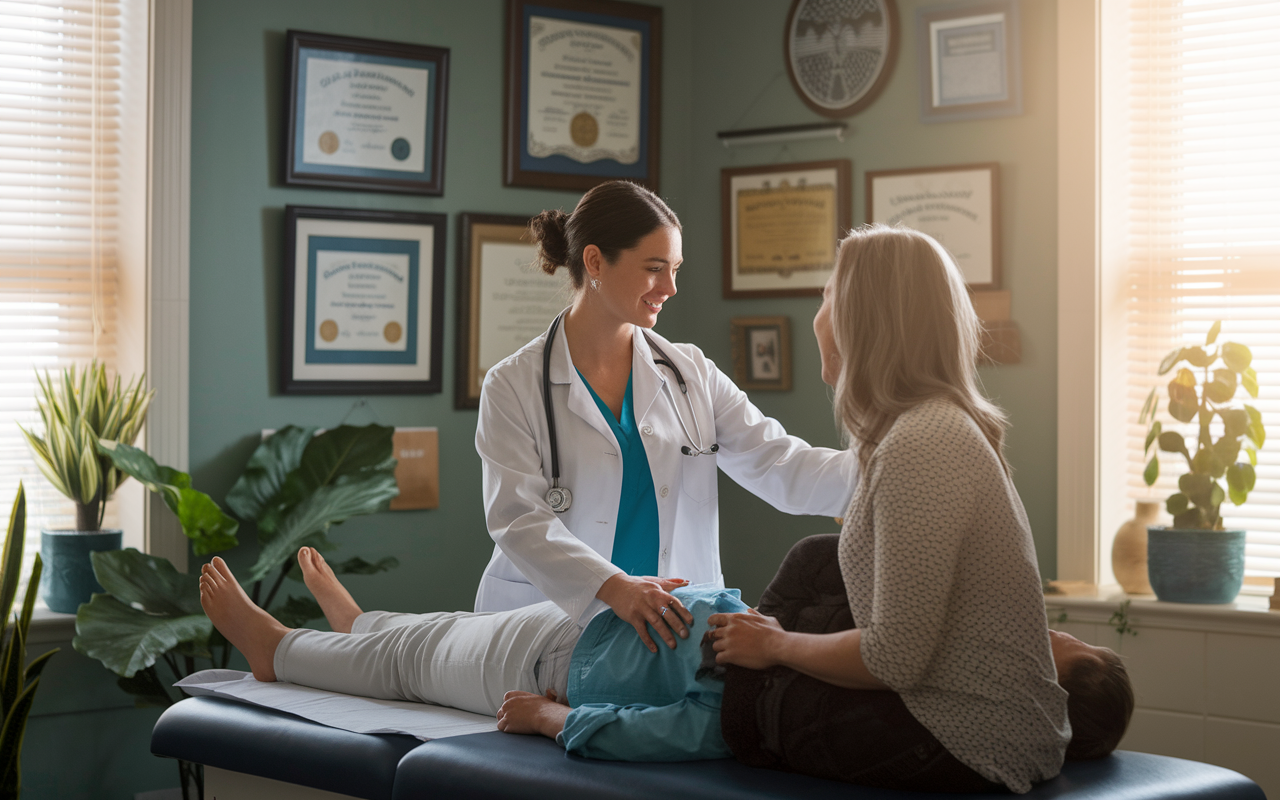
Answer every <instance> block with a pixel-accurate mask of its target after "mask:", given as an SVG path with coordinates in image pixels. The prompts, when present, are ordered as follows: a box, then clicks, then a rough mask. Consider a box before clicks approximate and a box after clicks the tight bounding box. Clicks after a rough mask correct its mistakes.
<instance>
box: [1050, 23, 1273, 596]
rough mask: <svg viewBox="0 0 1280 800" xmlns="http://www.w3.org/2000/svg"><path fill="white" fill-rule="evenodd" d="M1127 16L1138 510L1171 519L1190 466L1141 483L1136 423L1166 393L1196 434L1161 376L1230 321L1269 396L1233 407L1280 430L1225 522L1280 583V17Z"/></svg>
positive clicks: (1132, 429) (1262, 571)
mask: <svg viewBox="0 0 1280 800" xmlns="http://www.w3.org/2000/svg"><path fill="white" fill-rule="evenodd" d="M1128 11H1129V13H1128V19H1127V24H1128V26H1129V29H1128V30H1127V31H1125V32H1124V36H1125V37H1126V41H1127V46H1126V48H1125V49H1126V50H1127V54H1128V55H1127V67H1126V69H1127V72H1128V74H1127V76H1126V77H1127V97H1128V101H1127V103H1126V112H1127V137H1128V141H1127V142H1126V143H1125V145H1124V146H1125V147H1126V156H1127V158H1126V159H1125V161H1126V162H1127V163H1126V165H1125V167H1124V169H1125V170H1126V172H1127V175H1126V177H1127V199H1126V202H1127V208H1126V209H1124V212H1125V214H1126V220H1127V225H1126V226H1125V232H1126V242H1125V245H1124V246H1125V250H1126V252H1125V256H1126V259H1127V261H1126V265H1127V266H1126V270H1127V271H1126V280H1125V285H1126V287H1127V290H1128V297H1127V298H1126V303H1125V308H1126V312H1127V320H1126V327H1127V365H1126V366H1127V373H1128V376H1129V377H1128V389H1127V407H1128V413H1129V420H1128V422H1129V424H1128V426H1127V438H1128V442H1127V445H1128V446H1127V453H1128V454H1129V458H1128V463H1127V476H1128V487H1129V495H1130V497H1132V498H1135V499H1156V500H1159V501H1160V502H1161V504H1162V505H1163V501H1164V499H1165V498H1166V497H1168V495H1169V494H1170V493H1172V492H1174V491H1176V478H1177V476H1179V475H1181V474H1182V473H1183V472H1184V471H1185V467H1186V463H1185V461H1183V460H1182V458H1181V456H1177V455H1175V454H1172V453H1160V462H1161V476H1160V480H1159V482H1158V483H1157V484H1156V486H1155V487H1153V488H1151V489H1148V488H1147V487H1146V485H1145V484H1144V483H1143V480H1142V470H1143V467H1144V466H1145V459H1144V457H1143V452H1142V451H1143V444H1144V437H1145V434H1146V427H1145V426H1142V425H1139V424H1138V415H1139V411H1140V409H1141V407H1142V404H1143V401H1144V400H1145V399H1146V397H1147V393H1148V392H1149V391H1150V390H1151V389H1152V388H1153V387H1155V388H1156V391H1157V397H1159V398H1161V402H1160V411H1159V416H1158V419H1160V420H1161V422H1162V424H1163V425H1164V426H1165V429H1166V430H1169V429H1171V427H1172V429H1179V430H1181V432H1183V433H1191V434H1193V433H1194V429H1195V426H1194V424H1192V425H1179V423H1177V422H1176V421H1175V420H1173V418H1172V417H1171V416H1170V415H1169V414H1168V411H1167V407H1168V393H1167V389H1166V387H1167V384H1168V381H1169V380H1170V379H1171V378H1172V373H1170V374H1166V375H1164V376H1157V375H1156V370H1157V368H1158V365H1159V363H1160V361H1161V359H1163V358H1164V356H1165V355H1166V354H1167V353H1168V352H1169V351H1170V350H1172V349H1174V348H1175V347H1180V346H1195V345H1204V343H1205V335H1206V333H1207V332H1208V330H1209V328H1210V326H1211V325H1212V324H1213V322H1214V320H1218V319H1221V320H1222V321H1223V322H1222V333H1221V334H1220V335H1219V337H1218V344H1221V343H1222V342H1224V341H1236V342H1239V343H1241V344H1245V345H1247V346H1249V347H1250V348H1251V349H1252V351H1253V367H1254V368H1255V369H1256V370H1257V372H1258V384H1259V386H1260V392H1259V396H1258V398H1257V399H1256V400H1254V399H1251V398H1250V397H1249V396H1248V395H1247V393H1246V392H1245V391H1244V389H1243V388H1240V389H1238V390H1237V393H1236V397H1235V398H1234V399H1233V401H1232V402H1233V403H1234V404H1236V407H1239V403H1241V402H1245V403H1249V404H1250V405H1253V406H1254V407H1255V408H1257V409H1258V410H1259V411H1261V412H1262V415H1263V422H1264V423H1266V424H1267V425H1268V426H1269V427H1270V429H1271V430H1270V432H1269V433H1270V435H1271V438H1270V439H1269V440H1268V441H1267V443H1266V445H1265V446H1264V447H1263V449H1262V450H1261V451H1260V452H1259V454H1258V465H1257V484H1256V486H1255V488H1254V491H1253V492H1252V493H1250V495H1249V499H1248V502H1247V503H1246V504H1245V505H1243V506H1239V507H1237V506H1235V505H1232V503H1231V501H1230V500H1227V501H1226V502H1224V503H1223V505H1222V514H1223V517H1224V522H1225V524H1226V525H1227V527H1229V528H1244V529H1245V530H1247V531H1248V532H1249V533H1248V544H1247V547H1246V565H1245V569H1246V574H1247V575H1253V576H1280V45H1277V42H1280V2H1277V0H1130V2H1129V9H1128ZM1063 235H1065V232H1063ZM1183 366H1186V365H1185V364H1184V365H1183ZM1193 371H1194V372H1196V374H1197V377H1198V379H1199V378H1201V377H1202V372H1203V371H1202V370H1193ZM1213 435H1214V438H1215V440H1216V438H1217V437H1218V436H1220V435H1221V421H1220V420H1219V421H1217V424H1216V427H1215V429H1214V430H1213ZM1194 441H1195V439H1194V435H1193V436H1192V438H1191V439H1189V443H1191V444H1194ZM1245 457H1246V456H1245V454H1244V452H1243V451H1241V456H1240V458H1241V460H1244V459H1245ZM1223 486H1224V488H1225V481H1224V482H1223Z"/></svg>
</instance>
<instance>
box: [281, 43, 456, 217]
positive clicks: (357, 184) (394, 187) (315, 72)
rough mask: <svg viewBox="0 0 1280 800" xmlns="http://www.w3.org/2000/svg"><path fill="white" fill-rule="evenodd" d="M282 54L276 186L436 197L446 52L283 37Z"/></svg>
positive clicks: (441, 178) (439, 184) (445, 100)
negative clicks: (282, 110)
mask: <svg viewBox="0 0 1280 800" xmlns="http://www.w3.org/2000/svg"><path fill="white" fill-rule="evenodd" d="M285 52H286V55H287V58H288V65H287V67H286V69H285V75H287V76H288V81H289V83H288V86H287V88H286V92H285V96H286V97H287V98H288V104H287V105H286V107H285V128H284V130H285V136H284V159H283V161H284V165H283V173H284V174H283V176H282V178H283V181H284V183H285V184H286V185H288V186H311V187H324V188H332V189H356V190H361V191H368V192H394V193H398V194H421V195H442V194H444V139H445V128H446V126H445V117H446V109H447V106H448V94H449V50H448V48H444V47H431V46H429V45H422V44H407V43H403V42H385V41H379V40H376V39H357V38H354V37H351V36H334V35H332V34H327V33H308V32H306V31H293V30H291V31H289V32H288V34H287V36H286V47H285ZM355 115H359V116H358V117H357V116H355Z"/></svg>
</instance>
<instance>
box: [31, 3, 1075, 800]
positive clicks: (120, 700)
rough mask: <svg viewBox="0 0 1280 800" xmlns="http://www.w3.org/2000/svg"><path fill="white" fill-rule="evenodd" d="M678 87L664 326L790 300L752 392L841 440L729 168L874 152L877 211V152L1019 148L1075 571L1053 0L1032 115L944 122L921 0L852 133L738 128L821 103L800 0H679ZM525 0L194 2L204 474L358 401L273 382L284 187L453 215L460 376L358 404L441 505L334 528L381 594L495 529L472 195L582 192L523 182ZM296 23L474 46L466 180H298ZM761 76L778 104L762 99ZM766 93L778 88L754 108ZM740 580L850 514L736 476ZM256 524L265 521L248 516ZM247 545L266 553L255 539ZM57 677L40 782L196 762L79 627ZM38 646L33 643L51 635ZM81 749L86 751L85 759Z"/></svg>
mask: <svg viewBox="0 0 1280 800" xmlns="http://www.w3.org/2000/svg"><path fill="white" fill-rule="evenodd" d="M659 4H660V5H663V6H664V8H665V20H664V38H665V52H664V58H663V71H664V72H663V102H662V128H663V136H662V175H661V181H662V187H661V189H662V194H663V195H664V196H665V197H666V198H667V199H668V201H669V202H670V204H671V206H672V207H673V208H674V209H675V211H676V212H677V213H678V214H679V215H680V216H681V219H682V220H683V222H684V225H685V258H686V268H685V269H684V270H682V272H681V281H680V293H679V297H678V298H677V299H676V300H675V301H673V302H672V303H671V304H670V305H668V307H667V311H666V313H665V314H664V317H663V320H662V323H661V326H660V330H661V331H662V332H663V333H664V334H666V335H668V336H670V337H672V338H676V339H684V340H689V341H693V342H696V343H697V344H699V345H700V346H702V347H703V349H704V350H706V352H707V353H708V354H709V355H710V356H711V357H712V358H714V359H715V360H716V361H717V362H718V363H720V364H722V365H724V366H725V367H726V369H727V367H728V364H729V362H730V358H729V321H730V320H731V319H732V318H733V317H736V316H746V315H759V314H786V315H788V316H789V317H790V318H791V323H792V333H793V342H794V345H793V347H794V359H795V369H794V384H795V387H796V388H795V390H794V391H792V392H789V393H783V394H777V393H768V392H760V393H756V394H755V395H754V396H753V399H755V401H756V402H757V403H758V404H759V405H760V406H761V408H762V409H764V411H765V412H766V413H768V414H770V415H772V416H775V417H777V418H778V419H780V420H781V421H782V422H783V423H784V424H785V425H786V426H787V428H788V429H789V430H790V431H791V432H793V433H796V434H797V435H800V436H803V437H805V438H807V439H809V440H810V441H812V442H814V443H820V444H826V445H833V446H834V445H836V444H837V442H838V440H837V436H836V433H835V426H834V423H833V422H832V419H831V412H830V404H829V402H828V393H827V389H826V387H824V386H823V385H822V383H821V381H820V380H819V369H818V358H817V348H816V346H815V345H814V344H813V337H812V334H811V333H810V322H811V319H812V315H813V312H814V310H816V307H817V302H816V299H792V300H735V301H727V300H724V299H722V298H721V296H720V263H721V261H720V198H719V185H720V183H719V179H720V175H719V171H720V169H721V168H722V167H728V166H746V165H752V164H765V163H773V162H786V161H809V160H817V159H829V158H851V159H852V160H853V163H854V218H855V221H858V220H861V219H863V218H864V215H865V206H864V203H863V191H862V186H863V176H864V174H865V171H866V170H868V169H890V168H895V167H912V166H928V165H940V164H953V163H964V162H975V161H999V162H1001V165H1002V170H1003V182H1002V186H1001V192H1002V198H1003V203H1002V209H1003V214H1004V217H1003V222H1004V242H1003V246H1004V250H1003V252H1004V274H1005V286H1006V288H1009V289H1011V290H1012V291H1013V314H1014V318H1015V320H1016V321H1017V322H1018V324H1019V326H1020V328H1021V331H1022V337H1023V361H1022V363H1021V364H1019V365H1017V366H1006V367H999V368H991V369H986V370H984V371H983V379H984V381H985V382H986V386H987V389H988V390H989V391H990V393H991V394H992V395H993V396H994V397H995V398H996V399H997V400H998V401H999V402H1000V403H1001V404H1002V405H1004V406H1005V408H1007V409H1008V410H1009V412H1010V416H1011V417H1012V420H1013V429H1012V431H1011V432H1010V438H1009V455H1010V458H1011V460H1012V462H1013V464H1014V466H1015V468H1016V469H1017V477H1016V480H1017V484H1018V489H1019V491H1020V492H1021V493H1022V497H1023V500H1024V502H1025V503H1026V505H1027V510H1028V513H1029V515H1030V518H1031V522H1032V527H1033V529H1034V531H1035V535H1036V543H1037V546H1038V548H1039V551H1040V560H1041V561H1040V563H1041V567H1042V570H1043V571H1044V572H1045V573H1046V574H1048V575H1052V574H1053V572H1054V548H1055V531H1054V520H1055V514H1056V510H1055V505H1054V496H1055V480H1056V478H1055V471H1054V461H1055V449H1054V448H1055V397H1056V391H1055V386H1056V383H1055V375H1056V362H1055V354H1056V347H1057V343H1056V301H1055V287H1056V266H1055V253H1056V229H1055V215H1056V205H1055V193H1056V163H1055V160H1056V142H1055V135H1056V127H1055V126H1056V118H1055V106H1056V95H1055V80H1056V76H1055V71H1054V64H1055V58H1056V55H1055V49H1054V45H1055V32H1054V15H1055V7H1054V3H1053V2H1051V0H1035V2H1027V3H1023V4H1022V14H1023V18H1022V44H1023V78H1024V86H1025V91H1024V101H1023V104H1024V109H1025V112H1024V114H1023V115H1022V116H1020V117H1015V118H1007V119H998V120H990V121H984V122H964V123H949V124H941V125H921V124H920V123H919V122H918V113H917V106H916V102H917V99H916V98H917V92H918V83H917V81H918V76H917V74H916V69H915V57H916V54H915V46H914V13H915V8H916V7H917V5H918V4H917V2H915V0H899V3H898V5H899V9H900V11H899V13H900V15H901V20H902V23H903V29H904V35H903V37H902V40H901V42H902V47H901V50H900V53H899V56H898V63H897V68H896V70H895V73H894V75H893V78H892V80H891V81H890V83H889V85H888V86H887V88H886V90H885V92H884V93H883V94H882V95H881V97H880V99H879V100H877V101H876V103H875V104H874V105H872V106H871V107H870V108H869V109H868V110H866V111H864V112H863V113H861V114H859V115H857V116H855V117H853V118H851V119H849V120H848V122H849V124H850V133H851V135H850V137H849V139H848V140H847V141H845V142H843V143H837V142H834V141H831V142H816V143H798V144H792V145H790V146H789V147H787V148H782V147H778V146H770V147H749V148H741V149H737V150H732V151H727V150H725V149H723V148H722V147H721V145H720V144H719V142H718V140H717V139H716V137H715V133H716V131H719V130H723V129H727V128H731V127H739V128H742V127H761V126H769V125H787V124H795V123H801V122H812V121H817V120H818V117H816V116H815V115H814V114H813V113H812V112H811V111H809V110H808V109H807V108H806V107H805V106H804V105H803V104H802V103H801V102H800V101H799V99H798V98H797V97H796V96H795V94H794V92H793V91H792V89H791V86H790V84H789V82H788V81H787V78H786V75H785V73H784V72H782V69H783V66H782V47H781V39H782V34H781V31H782V27H783V24H784V21H785V17H786V12H787V6H788V3H786V2H782V0H696V2H695V0H666V2H661V3H659ZM502 18H503V3H502V2H501V0H470V1H469V2H466V3H460V2H442V1H441V0H435V1H432V2H428V1H427V0H366V1H365V2H363V3H359V4H353V3H349V2H340V1H339V0H272V1H271V2H269V3H263V2H254V0H196V2H195V19H194V60H193V71H192V91H193V103H192V141H191V384H190V387H191V407H190V411H191V437H190V466H191V472H192V475H193V477H194V479H195V483H196V485H197V486H198V487H200V488H202V489H204V490H205V491H207V492H209V493H211V494H212V495H213V496H214V497H215V498H218V499H221V498H222V497H224V496H225V494H226V491H227V489H228V488H229V487H230V486H231V484H232V483H233V482H234V481H235V479H236V477H237V476H238V475H239V473H240V470H241V469H242V468H243V466H244V463H245V462H246V460H247V459H248V457H249V454H250V453H251V452H252V450H253V447H254V445H255V443H256V441H257V438H258V432H259V431H260V430H261V429H262V428H275V427H280V426H282V425H285V424H288V423H296V424H308V425H334V424H336V423H337V422H338V421H339V420H341V419H342V418H343V416H344V415H345V414H346V413H347V412H348V410H349V409H350V407H351V405H352V401H353V400H354V399H355V398H349V397H346V398H343V397H336V398H326V397H286V396H282V395H279V394H278V393H277V392H276V390H275V375H276V368H277V362H276V349H277V347H278V343H279V339H278V325H279V316H278V309H279V304H280V293H279V288H278V287H279V282H280V268H281V259H282V248H283V245H282V241H281V237H282V233H283V222H284V220H283V209H284V206H285V205H287V204H299V205H302V204H305V205H320V206H334V207H354V208H377V209H396V210H416V211H431V212H440V213H447V214H448V215H449V226H448V229H447V242H448V248H447V255H446V266H447V275H448V278H447V281H446V287H445V288H446V312H445V331H446V341H445V348H444V350H445V357H444V378H445V390H444V392H442V393H441V394H438V395H429V396H420V397H389V396H371V397H369V398H368V401H369V410H368V411H366V410H360V411H357V412H356V413H355V414H353V415H352V417H351V419H350V421H351V422H354V423H356V424H360V423H364V422H368V421H377V422H380V423H383V424H389V425H401V426H419V425H434V426H437V427H439V429H440V457H441V487H440V489H441V497H442V501H441V507H440V508H439V509H438V510H435V511H420V512H395V513H386V514H381V515H377V516H375V517H366V518H362V519H357V520H353V521H351V522H348V523H347V524H345V525H343V526H340V527H339V528H337V529H335V533H334V536H333V538H334V540H335V541H337V542H338V543H339V544H340V545H341V548H342V549H341V550H340V551H339V555H342V556H345V555H354V554H357V553H358V554H361V555H365V556H366V557H368V556H382V555H388V554H391V555H395V556H397V557H398V558H399V559H400V561H401V566H400V568H399V569H398V570H396V571H394V572H392V573H390V574H388V575H384V576H378V577H370V578H352V579H351V581H350V586H351V590H352V592H353V594H354V595H355V597H356V599H357V600H358V601H359V602H360V603H361V604H363V605H365V606H366V607H382V608H394V609H398V610H404V611H419V610H430V609H439V608H469V607H470V605H471V602H472V600H473V596H474V590H475V585H476V581H477V579H478V578H479V575H480V571H481V570H482V568H483V567H484V564H485V563H486V561H487V559H488V557H489V553H490V551H491V549H492V544H491V542H490V540H489V538H488V536H487V535H486V533H485V529H484V520H483V509H482V507H481V493H480V463H479V459H478V457H477V456H476V454H475V449H474V445H473V436H474V432H475V421H476V415H475V412H473V411H455V410H454V409H453V400H452V398H453V369H454V362H453V346H454V333H453V331H454V325H455V316H454V298H455V294H456V286H455V282H454V278H455V275H454V270H455V264H456V261H455V259H456V250H455V247H456V244H457V243H456V241H455V240H456V237H457V214H458V213H459V212H462V211H475V212H489V213H508V214H532V213H534V212H536V211H538V210H540V209H542V208H546V207H563V208H565V209H566V210H567V209H569V208H571V207H572V205H573V204H574V203H575V202H576V199H577V196H576V195H574V194H571V193H564V192H552V191H541V190H529V189H508V188H503V186H502V176H501V169H502V155H501V154H502V133H501V130H502V129H501V125H502V108H501V97H502V41H501V40H502V35H501V32H502ZM289 28H298V29H303V30H314V31H323V32H332V33H340V34H345V35H350V36H363V37H369V38H377V39H390V40H396V41H408V42H421V43H425V44H432V45H437V46H443V47H448V48H450V49H451V51H452V52H451V63H450V73H451V74H450V85H449V113H448V130H447V134H446V137H447V138H446V165H445V194H444V196H443V197H439V198H420V197H399V196H395V195H390V194H374V193H361V192H343V191H320V190H305V189H294V188H285V187H284V186H282V185H280V181H279V173H280V149H281V148H280V144H281V143H280V137H281V128H282V120H281V108H282V104H283V91H284V86H283V84H284V74H283V69H284V32H285V31H286V30H287V29H289ZM757 98H758V101H757ZM753 101H757V102H754V105H753ZM721 491H722V496H721V502H720V511H721V537H722V542H723V547H722V551H723V556H724V563H725V577H726V580H727V581H728V582H729V584H730V585H737V586H740V587H742V588H743V590H744V595H745V596H746V597H747V598H748V599H754V598H756V597H757V596H758V595H759V592H760V590H761V589H762V588H763V587H764V585H765V583H766V582H767V581H768V579H769V577H771V576H772V573H773V570H774V568H775V567H776V565H777V563H778V562H779V560H780V559H781V557H782V555H783V553H785V551H786V549H787V547H789V546H790V544H791V543H792V542H793V541H795V540H796V539H798V538H800V537H801V536H804V535H808V534H810V533H817V532H824V531H832V530H835V526H834V523H833V522H831V521H830V520H827V519H820V518H794V517H788V516H785V515H782V514H779V513H777V512H775V511H773V510H772V509H771V508H769V507H768V506H766V505H764V504H763V503H761V502H760V501H759V500H757V499H755V498H754V497H752V496H750V495H748V494H747V493H745V492H743V491H742V490H740V489H738V488H737V487H736V486H735V485H733V484H732V483H731V482H728V481H725V480H722V483H721ZM246 538H249V539H251V538H252V537H251V535H250V536H248V537H246ZM242 550H243V551H244V552H238V551H237V552H233V553H232V554H231V556H230V558H229V561H231V563H232V567H233V568H244V567H246V566H247V565H248V563H249V562H250V561H251V559H252V557H253V552H252V550H253V548H252V546H247V547H244V548H242ZM63 647H64V653H63V654H61V655H59V656H57V657H56V658H55V661H54V662H53V663H52V664H51V665H50V668H49V671H48V673H47V678H46V679H45V683H44V685H43V686H42V688H41V691H40V694H39V696H38V700H37V704H36V709H35V716H34V717H33V719H32V721H31V724H30V727H29V730H28V737H27V745H26V749H25V752H24V767H25V773H26V783H25V785H26V788H27V792H26V795H25V796H26V797H27V798H58V799H59V800H70V799H71V798H95V799H96V798H110V799H111V800H115V799H116V798H119V799H120V800H126V799H127V798H132V796H133V794H134V793H135V792H138V791H145V790H150V789H157V788H162V787H165V786H173V785H176V777H175V776H176V769H175V768H174V766H173V764H172V762H169V761H162V760H160V759H156V758H153V757H151V756H150V755H149V753H148V747H147V742H148V738H149V733H150V728H151V725H152V723H153V722H154V719H155V716H156V713H155V712H154V711H147V710H135V709H133V708H132V707H131V703H130V702H129V700H128V698H126V697H125V696H124V695H123V694H122V693H120V692H119V691H118V690H117V689H116V688H115V687H114V680H113V676H111V675H109V674H107V673H106V672H105V670H102V669H101V668H99V667H98V666H97V665H96V664H95V663H94V662H90V661H89V660H88V659H85V658H83V657H81V656H79V655H76V654H74V653H71V652H70V647H69V643H63ZM33 651H35V648H33ZM72 765H74V766H72Z"/></svg>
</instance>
